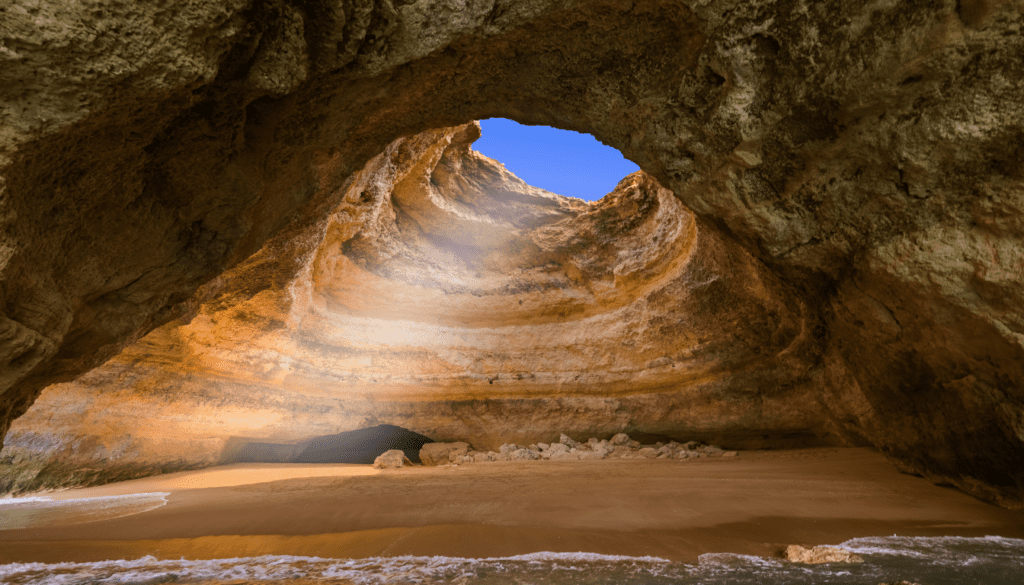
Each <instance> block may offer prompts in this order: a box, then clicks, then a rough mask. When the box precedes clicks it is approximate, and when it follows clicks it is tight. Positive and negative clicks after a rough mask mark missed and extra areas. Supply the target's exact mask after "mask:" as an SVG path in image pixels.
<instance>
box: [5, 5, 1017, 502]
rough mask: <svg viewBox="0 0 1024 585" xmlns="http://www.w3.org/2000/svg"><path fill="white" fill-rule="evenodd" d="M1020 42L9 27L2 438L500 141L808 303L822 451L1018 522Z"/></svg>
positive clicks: (717, 12)
mask: <svg viewBox="0 0 1024 585" xmlns="http://www.w3.org/2000/svg"><path fill="white" fill-rule="evenodd" d="M1021 12H1022V11H1021V4H1020V2H1017V1H1012V0H1011V1H1009V2H1003V3H997V2H959V3H956V2H952V0H947V1H945V2H938V3H936V2H923V1H922V2H907V3H901V4H900V5H898V6H881V5H874V4H872V5H860V4H852V3H851V4H842V3H821V4H812V3H804V2H798V1H778V2H754V3H743V4H741V5H735V4H734V3H732V2H725V1H722V2H715V1H713V2H708V3H703V2H675V1H654V0H649V1H635V2H621V1H606V2H569V1H553V0H551V1H536V2H507V3H506V2H468V3H466V4H465V5H464V6H460V7H459V8H458V9H455V8H453V7H452V6H450V5H449V4H448V3H445V2H426V1H423V2H391V1H389V0H379V1H377V2H369V1H365V2H364V1H360V2H353V3H333V2H327V1H307V2H294V3H289V2H284V1H283V0H276V1H274V0H267V1H262V2H254V3H247V2H243V1H240V0H236V1H228V0H225V1H222V2H218V3H215V4H203V5H196V6H187V7H178V6H168V7H164V6H160V5H154V6H135V5H114V4H110V5H107V4H101V5H99V7H94V8H89V9H86V8H84V7H79V6H64V5H58V4H56V3H54V4H53V5H42V6H38V7H35V8H27V7H22V6H20V5H16V6H12V7H11V8H9V9H7V13H8V15H7V16H5V19H6V20H7V22H9V23H10V24H8V25H7V26H6V28H5V29H4V31H3V33H2V34H3V36H4V47H5V49H4V53H3V54H2V58H3V59H5V66H4V67H3V68H0V81H2V83H0V96H2V97H0V107H2V110H0V119H2V120H3V124H2V125H0V128H2V129H0V170H2V177H3V183H2V184H0V189H3V197H2V198H0V222H2V225H3V229H2V231H0V238H2V240H0V246H2V248H0V249H2V250H3V255H2V256H0V270H2V276H0V278H2V285H3V289H2V290H3V297H2V304H0V307H2V308H3V314H2V315H3V316H2V317H0V318H2V319H3V321H2V325H0V327H2V328H0V363H3V364H4V365H3V367H2V370H0V371H2V373H0V383H2V388H4V390H2V392H3V394H2V399H0V404H2V410H0V421H2V425H3V428H4V429H6V428H7V425H9V424H10V421H11V420H13V419H14V418H15V417H17V416H18V415H20V414H21V413H22V412H24V410H25V409H26V408H27V407H28V405H29V404H31V402H32V401H33V400H34V399H35V397H36V396H37V395H38V393H39V391H40V390H41V389H42V388H43V387H45V386H47V385H49V384H51V383H54V382H61V381H67V380H70V379H73V378H74V377H76V376H78V375H80V374H81V373H83V372H85V371H88V370H89V369H91V368H92V367H94V366H95V365H97V364H99V363H102V362H103V361H104V360H106V359H107V358H109V357H110V356H112V355H114V354H115V353H116V352H117V351H119V350H120V349H121V348H122V347H124V345H125V344H126V343H128V342H130V341H132V340H134V339H137V338H138V337H139V336H140V335H141V334H142V333H144V332H146V331H149V330H151V329H153V328H154V327H156V326H157V325H159V324H161V323H164V322H166V321H168V320H170V319H172V318H174V317H177V316H182V315H187V314H189V313H190V311H194V310H195V307H196V306H197V305H198V304H199V303H201V302H202V300H203V297H202V296H201V295H202V293H201V295H200V296H199V297H195V296H193V293H195V291H196V290H197V288H199V287H200V286H201V285H203V284H204V283H207V282H208V281H209V280H210V279H211V278H214V277H216V275H217V274H219V273H221V272H222V271H224V270H225V269H227V268H229V267H231V266H234V265H236V264H238V263H239V262H241V261H242V260H243V259H245V258H247V257H249V256H250V255H251V254H252V253H253V252H255V251H256V250H257V249H259V247H260V246H261V245H262V243H263V242H264V241H266V240H267V238H269V237H270V236H271V235H273V234H278V237H283V236H287V235H288V234H289V233H295V234H297V233H299V232H301V231H302V230H304V229H306V228H308V227H309V226H311V225H313V224H316V223H317V222H319V221H322V220H323V218H324V217H325V216H326V215H327V213H328V212H329V210H331V209H333V208H334V207H336V206H337V204H338V203H339V198H340V197H342V196H343V195H344V193H345V191H346V190H345V188H344V187H346V186H347V185H348V184H349V182H350V181H351V180H352V177H353V175H354V173H356V171H358V170H360V169H361V168H362V167H363V166H364V165H365V164H366V163H367V161H370V160H371V159H372V158H373V157H374V156H376V155H378V154H379V153H380V152H382V151H383V150H384V149H385V148H386V147H387V146H388V144H390V143H391V142H392V141H393V140H394V139H396V138H398V137H401V136H412V135H414V134H416V133H417V132H420V131H422V130H426V129H429V128H438V127H444V126H452V125H457V124H462V123H465V122H468V121H470V120H473V119H477V118H481V117H489V116H502V117H509V118H513V119H516V120H518V121H521V122H525V123H534V124H538V123H541V124H548V125H553V126H557V127H561V128H567V129H574V130H581V131H586V132H590V133H593V134H594V135H595V136H597V137H598V138H599V139H601V140H602V141H604V142H606V143H608V144H610V145H612V146H615V147H616V148H618V149H619V150H621V151H622V152H623V153H624V154H625V155H626V156H627V157H628V158H630V159H632V160H634V161H635V162H637V163H638V164H639V165H640V166H641V167H642V168H643V169H644V170H645V171H646V172H647V173H648V174H649V175H650V176H651V177H653V178H654V179H655V180H657V181H658V182H659V183H660V184H661V185H662V186H664V187H665V188H667V189H670V190H671V191H672V192H673V193H674V194H675V195H676V196H677V197H678V198H679V199H680V200H681V201H682V202H683V203H684V204H685V205H686V206H687V207H689V209H691V210H692V211H693V212H694V213H695V214H696V216H697V217H698V218H700V221H702V222H704V225H706V229H708V230H709V233H710V232H713V233H715V234H719V235H720V237H722V238H725V239H726V240H728V241H730V242H735V243H738V244H739V245H741V246H743V247H744V248H745V249H746V250H748V251H749V252H750V253H751V254H752V255H753V257H754V258H756V259H757V261H758V262H761V263H763V264H764V266H766V267H767V269H768V270H770V271H771V272H772V273H773V274H774V275H776V277H778V278H780V279H781V280H782V282H784V283H786V286H787V287H789V288H790V290H793V291H798V292H795V293H794V294H795V295H796V296H797V297H798V298H799V299H800V301H801V302H802V303H803V304H805V305H806V306H808V307H814V313H815V315H814V323H815V326H814V327H813V328H812V330H811V334H812V335H813V336H814V338H815V339H816V340H817V343H818V345H819V346H820V348H821V354H820V356H819V360H818V362H817V364H816V367H817V368H819V371H820V372H821V376H822V378H821V379H822V386H821V390H820V393H819V394H818V396H817V400H818V401H819V402H820V403H821V406H822V412H823V413H826V416H827V417H828V419H829V421H830V424H832V425H833V426H834V428H836V429H839V430H838V431H837V432H839V433H840V434H846V435H848V436H850V437H863V438H864V439H866V440H867V441H869V442H871V443H872V444H874V445H876V446H878V447H879V448H880V449H882V450H883V451H884V452H886V453H887V454H888V455H889V456H890V457H891V458H892V459H893V460H894V461H895V462H896V463H897V464H898V465H900V466H902V467H903V468H904V469H907V470H909V471H913V472H916V473H922V474H926V475H928V476H930V477H932V478H934V479H936V480H940V481H948V482H951V483H954V484H955V485H957V486H959V487H961V488H963V489H966V490H968V491H971V492H972V493H975V494H977V495H980V496H982V497H986V498H989V499H992V500H994V501H999V502H1001V503H1002V504H1004V505H1008V506H1011V507H1019V506H1020V502H1021V498H1022V494H1024V475H1022V472H1021V470H1022V469H1024V448H1022V444H1021V443H1022V440H1021V433H1022V428H1024V422H1022V421H1024V414H1022V413H1024V406H1022V404H1024V396H1022V394H1021V392H1022V390H1021V389H1022V388H1024V345H1022V335H1024V312H1022V311H1021V310H1020V308H1019V307H1021V306H1024V304H1022V303H1021V301H1024V298H1022V295H1024V287H1021V286H1020V285H1021V274H1022V273H1024V258H1022V254H1021V251H1020V250H1021V249H1022V247H1021V241H1020V240H1021V235H1022V233H1024V219H1022V218H1024V193H1022V187H1021V183H1022V179H1024V171H1022V167H1021V156H1020V143H1021V140H1022V137H1024V128H1022V126H1021V122H1020V120H1021V119H1024V118H1022V117H1021V116H1020V113H1021V112H1020V108H1021V105H1020V100H1019V96H1020V95H1021V94H1022V83H1024V71H1022V69H1021V68H1022V65H1021V64H1020V63H1019V60H1018V59H1017V58H1016V56H1017V55H1019V54H1021V52H1022V50H1021V49H1022V48H1024V47H1021V44H1022V43H1024V41H1022V40H1021V39H1022V38H1024V37H1022V35H1021V34H1020V29H1021V20H1022V19H1021ZM289 219H290V220H291V223H289V222H288V220H289ZM274 261H278V262H285V261H286V260H284V259H279V260H272V261H271V262H272V263H273V262H274ZM254 286H258V284H254ZM206 290H207V291H209V290H211V289H210V288H207V289H206Z"/></svg>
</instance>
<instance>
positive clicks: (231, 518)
mask: <svg viewBox="0 0 1024 585" xmlns="http://www.w3.org/2000/svg"><path fill="white" fill-rule="evenodd" d="M152 492H167V493H169V495H168V496H167V500H168V503H167V504H166V505H164V506H162V507H159V508H156V509H153V510H149V511H145V512H141V513H136V514H132V515H128V516H122V517H119V518H111V519H105V520H96V521H90V522H84V523H73V524H69V523H62V522H57V523H55V524H52V525H49V526H43V527H36V528H24V529H16V530H0V563H10V562H30V561H31V562H46V563H53V562H61V561H75V562H86V561H98V560H113V559H134V558H138V557H141V556H145V555H153V556H155V557H157V558H165V559H178V558H181V557H185V558H188V559H214V558H230V557H250V556H259V555H265V554H287V555H299V556H317V557H323V558H357V557H372V556H399V555H444V556H457V557H477V558H480V557H502V556H509V555H517V554H525V553H530V552H539V551H552V552H578V551H582V552H594V553H603V554H617V555H630V556H645V555H650V556H658V557H662V558H666V559H670V560H679V561H693V560H696V558H697V556H698V555H700V554H704V553H708V552H734V553H743V554H754V555H761V556H772V555H778V554H779V552H780V551H781V550H782V549H783V548H784V547H785V546H786V545H788V544H794V543H798V544H806V545H814V544H836V543H839V542H842V541H845V540H848V539H850V538H855V537H862V536H889V535H900V536H985V535H998V536H1007V537H1013V538H1024V515H1021V514H1018V513H1014V512H1010V511H1007V510H1003V509H1001V508H998V507H995V506H992V505H989V504H986V503H984V502H980V501H978V500H975V499H974V498H972V497H970V496H967V495H965V494H963V493H961V492H958V491H955V490H952V489H948V488H941V487H937V486H934V485H932V484H931V483H929V482H928V481H926V480H923V479H920V478H916V477H912V476H909V475H903V474H900V473H898V472H897V471H896V470H895V469H893V467H892V466H891V465H889V464H888V463H887V462H886V461H885V459H884V458H883V457H882V456H881V455H879V454H877V453H875V452H873V451H871V450H868V449H807V450H794V451H763V452H742V453H741V454H740V456H739V457H737V458H716V459H699V460H690V461H678V460H640V459H612V460H603V461H534V462H517V463H513V462H499V463H481V464H473V465H464V466H459V467H421V466H416V467H413V468H405V469H401V470H388V471H378V470H374V469H372V468H371V467H370V466H368V465H344V464H338V465H317V464H310V465H288V464H278V465H274V464H236V465H230V466H225V467H219V468H212V469H207V470H202V471H196V472H182V473H175V474H169V475H164V476H157V477H152V478H145V479H140V480H134V481H127V482H122V483H118V484H111V485H107V486H101V487H96V488H87V489H78V490H67V491H63V492H58V493H51V494H40V495H45V496H48V497H52V498H54V499H75V498H87V497H88V498H95V497H101V496H113V495H125V494H132V493H152ZM0 513H2V511H0Z"/></svg>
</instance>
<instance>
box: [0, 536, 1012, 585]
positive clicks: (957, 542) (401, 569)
mask: <svg viewBox="0 0 1024 585" xmlns="http://www.w3.org/2000/svg"><path fill="white" fill-rule="evenodd" d="M840 546H841V547H842V548H846V549H847V550H850V551H853V552H856V553H858V554H861V555H863V556H864V558H865V562H864V563H856V564H847V563H833V564H826V565H799V564H794V563H788V562H785V561H782V560H780V559H766V558H761V557H755V556H750V555H740V554H731V553H716V554H704V555H701V556H700V557H699V562H698V563H697V564H686V563H680V562H673V561H669V560H667V559H663V558H660V557H654V556H645V557H634V556H621V555H603V554H596V553H585V552H579V553H556V552H538V553H531V554H525V555H516V556H508V557H491V558H462V557H446V556H432V557H426V556H400V557H371V558H363V559H325V558H320V557H303V556H286V555H268V556H260V557H244V558H230V559H214V560H186V559H179V560H160V559H157V558H155V557H151V556H147V557H143V558H140V559H135V560H117V561H102V562H93V563H55V564H45V563H13V564H9V565H0V582H2V583H10V584H12V585H84V584H87V583H90V584H93V583H95V584H106V583H119V584H124V585H131V584H141V583H154V582H171V581H173V582H176V583H201V582H220V581H235V582H237V581H245V582H256V583H258V582H276V581H288V580H292V579H306V580H311V581H324V582H332V583H352V584H358V585H385V584H396V583H416V584H418V585H434V584H437V585H440V584H442V583H443V584H450V583H458V584H465V585H492V584H493V585H497V584H503V585H504V584H511V583H537V584H552V585H584V584H585V585H591V584H595V585H596V584H599V583H600V584H615V585H698V584H699V585H726V584H731V585H747V584H749V585H753V584H763V583H786V584H789V585H821V584H837V585H864V584H870V585H876V584H877V583H880V582H886V581H899V580H908V581H911V582H918V583H927V584H928V585H954V584H955V585H962V584H963V583H984V584H985V585H1020V584H1021V583H1024V568H1022V564H1021V562H1020V559H1022V558H1024V540H1017V539H1012V538H1003V537H997V536H989V537H984V538H963V537H935V538H932V537H899V536H892V537H877V538H857V539H853V540H849V541H846V542H845V543H842V544H841V545H840Z"/></svg>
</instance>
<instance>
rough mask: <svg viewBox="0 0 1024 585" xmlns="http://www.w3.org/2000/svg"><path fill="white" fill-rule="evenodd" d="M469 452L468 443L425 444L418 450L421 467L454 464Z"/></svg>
mask: <svg viewBox="0 0 1024 585" xmlns="http://www.w3.org/2000/svg"><path fill="white" fill-rule="evenodd" d="M468 452H469V443H464V442H461V441H459V442H454V443H427V444H426V445H423V447H421V448H420V461H422V462H423V465H430V466H433V465H444V464H446V463H454V462H455V460H456V459H459V458H461V457H462V456H464V455H465V454H466V453H468Z"/></svg>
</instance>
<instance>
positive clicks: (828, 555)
mask: <svg viewBox="0 0 1024 585" xmlns="http://www.w3.org/2000/svg"><path fill="white" fill-rule="evenodd" d="M783 556H784V557H785V558H786V560H787V561H789V562H791V563H802V564H805V565H818V564H822V563H863V562H864V559H863V558H862V557H861V556H860V555H858V554H856V553H852V552H850V551H848V550H844V549H841V548H838V547H834V546H815V547H812V548H804V547H802V546H800V545H798V544H791V545H789V546H787V547H786V551H785V553H783Z"/></svg>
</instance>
